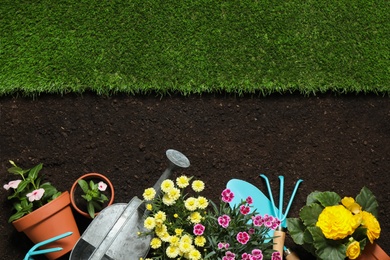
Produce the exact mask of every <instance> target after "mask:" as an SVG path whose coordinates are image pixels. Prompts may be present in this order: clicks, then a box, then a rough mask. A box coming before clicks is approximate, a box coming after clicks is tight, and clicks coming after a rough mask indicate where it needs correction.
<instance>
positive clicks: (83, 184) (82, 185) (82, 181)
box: [77, 180, 89, 194]
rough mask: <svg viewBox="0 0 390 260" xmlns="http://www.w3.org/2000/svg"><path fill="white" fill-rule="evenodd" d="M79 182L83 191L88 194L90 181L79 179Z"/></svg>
mask: <svg viewBox="0 0 390 260" xmlns="http://www.w3.org/2000/svg"><path fill="white" fill-rule="evenodd" d="M77 183H78V184H79V185H80V187H81V189H82V190H83V192H84V193H85V194H87V193H88V190H89V187H88V183H87V182H86V181H85V180H79V181H78V182H77Z"/></svg>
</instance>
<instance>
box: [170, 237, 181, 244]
mask: <svg viewBox="0 0 390 260" xmlns="http://www.w3.org/2000/svg"><path fill="white" fill-rule="evenodd" d="M179 242H180V239H179V237H177V236H171V239H170V240H169V243H170V244H171V245H172V246H179Z"/></svg>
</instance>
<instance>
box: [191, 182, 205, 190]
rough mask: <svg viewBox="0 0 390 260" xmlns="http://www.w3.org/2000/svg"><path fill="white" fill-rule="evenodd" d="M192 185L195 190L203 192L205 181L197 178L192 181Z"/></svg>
mask: <svg viewBox="0 0 390 260" xmlns="http://www.w3.org/2000/svg"><path fill="white" fill-rule="evenodd" d="M191 187H192V189H193V190H194V191H195V192H201V191H202V190H204V182H203V181H201V180H195V181H193V182H192V185H191Z"/></svg>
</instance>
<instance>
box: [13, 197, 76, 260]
mask: <svg viewBox="0 0 390 260" xmlns="http://www.w3.org/2000/svg"><path fill="white" fill-rule="evenodd" d="M12 224H13V225H14V227H15V228H16V230H18V231H19V232H22V231H23V232H24V233H25V234H26V235H27V236H28V238H29V239H30V240H31V241H32V242H33V243H34V244H37V243H39V242H42V241H44V240H47V239H49V238H52V237H55V236H58V235H61V234H63V233H65V232H69V231H70V232H73V234H72V235H70V236H69V237H66V238H63V239H60V240H57V241H55V242H53V243H50V244H48V245H47V247H41V248H53V247H62V250H61V251H58V252H54V253H49V254H46V257H47V258H48V259H57V258H59V257H61V256H63V255H65V254H66V253H68V252H70V251H71V250H72V249H73V247H74V245H75V244H76V243H77V241H78V239H79V238H80V233H79V230H78V228H77V224H76V221H75V219H74V216H73V213H72V209H71V208H70V199H69V192H67V191H65V192H63V193H62V194H61V195H60V196H59V197H58V198H56V199H55V200H53V201H51V202H49V203H47V204H45V205H44V206H42V207H40V208H38V209H36V210H34V211H33V212H31V213H30V214H28V215H26V216H24V217H22V218H20V219H17V220H15V221H14V222H12Z"/></svg>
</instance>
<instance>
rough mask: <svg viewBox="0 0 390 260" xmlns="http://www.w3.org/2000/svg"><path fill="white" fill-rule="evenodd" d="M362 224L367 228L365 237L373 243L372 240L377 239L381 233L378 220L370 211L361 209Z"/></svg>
mask: <svg viewBox="0 0 390 260" xmlns="http://www.w3.org/2000/svg"><path fill="white" fill-rule="evenodd" d="M362 226H363V227H365V228H367V237H368V239H369V240H370V242H371V244H372V243H374V240H375V239H378V238H379V235H380V233H381V227H380V225H379V222H378V220H377V219H376V218H375V216H374V215H372V214H371V213H370V212H367V211H363V212H362Z"/></svg>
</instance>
